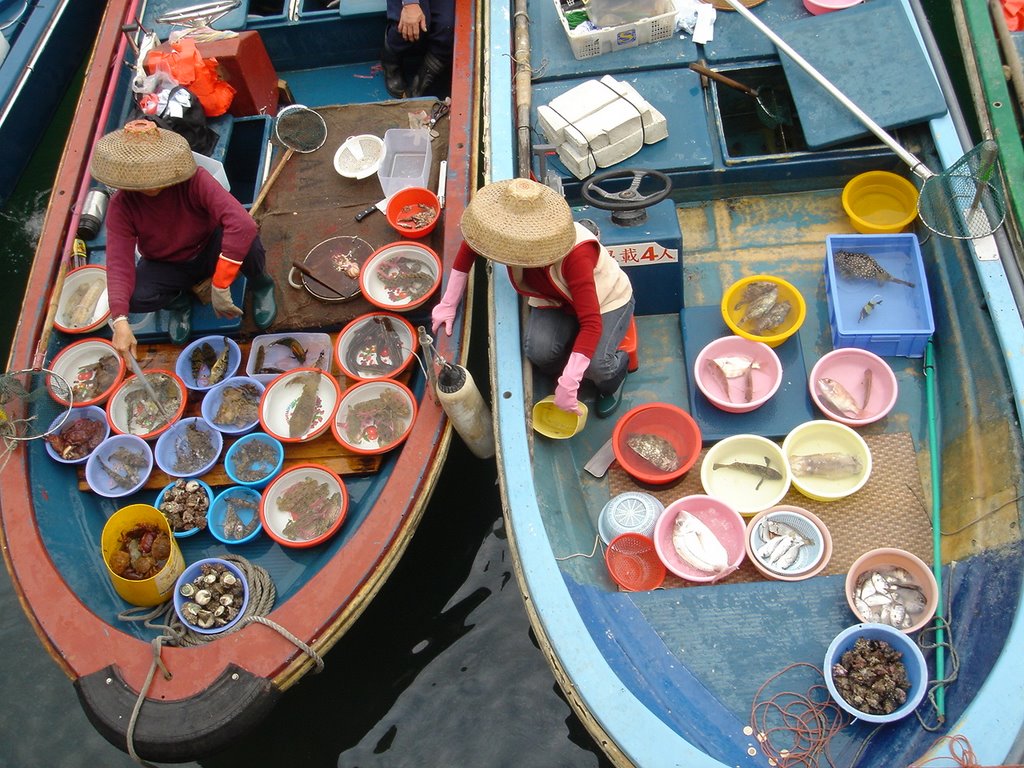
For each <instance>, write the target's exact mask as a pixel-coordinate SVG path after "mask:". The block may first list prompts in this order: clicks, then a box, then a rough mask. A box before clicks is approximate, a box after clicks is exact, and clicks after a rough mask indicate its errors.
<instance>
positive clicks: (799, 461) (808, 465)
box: [789, 453, 864, 480]
mask: <svg viewBox="0 0 1024 768" xmlns="http://www.w3.org/2000/svg"><path fill="white" fill-rule="evenodd" d="M789 468H790V469H791V470H792V471H793V474H794V475H796V476H797V477H823V478H826V479H829V480H836V479H839V478H842V477H852V476H854V475H857V474H860V472H861V470H862V469H863V468H864V466H863V464H861V461H860V459H859V458H857V457H856V456H853V455H851V454H848V453H809V454H805V455H803V456H792V457H790V460H789Z"/></svg>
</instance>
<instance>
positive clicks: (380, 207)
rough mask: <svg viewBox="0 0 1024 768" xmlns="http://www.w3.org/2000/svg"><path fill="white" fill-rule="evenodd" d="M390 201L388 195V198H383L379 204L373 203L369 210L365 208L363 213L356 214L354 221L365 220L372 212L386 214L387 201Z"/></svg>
mask: <svg viewBox="0 0 1024 768" xmlns="http://www.w3.org/2000/svg"><path fill="white" fill-rule="evenodd" d="M390 199H391V196H390V195H389V196H388V197H385V198H384V199H383V200H381V201H380V202H379V203H374V204H373V205H371V206H370V207H369V208H367V209H366V210H365V211H360V212H359V213H357V214H356V221H362V220H363V219H365V218H366V217H367V216H369V215H370V214H371V213H373V212H374V211H380V212H381V213H387V210H388V200H390Z"/></svg>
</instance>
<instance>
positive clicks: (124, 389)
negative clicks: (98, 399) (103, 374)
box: [107, 368, 188, 440]
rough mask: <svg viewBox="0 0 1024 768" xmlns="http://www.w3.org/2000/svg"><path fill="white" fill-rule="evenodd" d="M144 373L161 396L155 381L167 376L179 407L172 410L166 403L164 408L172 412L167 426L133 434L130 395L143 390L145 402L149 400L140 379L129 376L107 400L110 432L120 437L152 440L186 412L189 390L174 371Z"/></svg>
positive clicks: (162, 425)
mask: <svg viewBox="0 0 1024 768" xmlns="http://www.w3.org/2000/svg"><path fill="white" fill-rule="evenodd" d="M143 373H144V374H146V379H147V380H148V381H149V383H150V384H151V385H152V386H153V388H154V389H156V391H157V394H160V388H159V387H158V386H157V385H156V384H154V381H153V379H154V377H155V376H157V375H158V374H162V375H164V376H166V377H167V378H168V379H170V380H171V383H172V384H173V385H174V387H175V389H176V391H177V394H178V401H177V405H176V406H175V407H173V408H170V407H169V406H168V404H167V403H166V402H165V403H164V408H166V409H168V410H169V411H170V413H169V414H168V415H169V416H170V417H171V420H170V421H168V422H167V423H166V424H161V425H160V426H158V427H156V428H155V429H153V430H151V431H149V432H144V433H143V432H132V431H131V430H130V429H129V428H128V404H127V398H128V395H130V394H132V393H133V392H135V391H136V390H141V391H142V392H143V398H144V400H148V399H149V397H148V396H145V390H144V389H143V387H142V384H141V382H139V380H138V377H137V376H129V377H127V378H126V379H125V380H124V381H122V382H121V383H120V384H119V385H118V387H117V389H115V390H114V392H113V394H112V395H111V396H110V399H109V400H107V421H109V422H110V430H111V431H112V432H114V433H116V434H118V435H130V434H134V435H138V436H139V437H141V438H142V439H143V440H152V439H154V438H157V437H159V436H160V435H162V434H163V433H164V432H166V431H167V430H168V429H170V428H171V426H172V425H173V424H175V423H176V422H177V421H178V420H179V419H180V418H181V415H182V414H183V413H184V412H185V404H186V403H187V402H188V388H187V387H186V386H185V382H184V381H182V380H181V379H180V378H179V377H178V375H177V374H176V373H175V372H174V371H165V370H161V369H156V368H154V369H152V370H149V371H143Z"/></svg>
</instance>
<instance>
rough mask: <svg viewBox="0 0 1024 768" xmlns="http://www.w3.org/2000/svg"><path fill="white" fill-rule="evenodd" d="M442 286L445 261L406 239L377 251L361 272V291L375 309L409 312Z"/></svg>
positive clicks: (427, 249) (423, 246)
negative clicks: (443, 262)
mask: <svg viewBox="0 0 1024 768" xmlns="http://www.w3.org/2000/svg"><path fill="white" fill-rule="evenodd" d="M440 285H441V259H440V258H439V257H438V255H437V254H436V253H435V252H434V251H433V250H431V249H430V248H428V247H427V246H425V245H421V244H420V243H414V242H411V241H407V240H402V241H399V242H397V243H390V244H388V245H385V246H384V247H383V248H379V249H378V250H376V251H374V252H373V253H372V254H371V255H370V258H368V259H367V260H366V263H365V264H363V268H362V269H361V270H360V271H359V288H360V290H361V291H362V292H363V296H364V297H365V298H366V300H367V301H368V302H370V303H371V304H373V306H375V307H378V308H380V309H386V310H391V311H393V312H408V311H409V310H411V309H416V307H418V306H420V305H422V304H424V303H426V301H427V299H429V298H430V297H431V295H433V293H434V291H436V290H437V289H438V287H440Z"/></svg>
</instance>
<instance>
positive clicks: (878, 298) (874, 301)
mask: <svg viewBox="0 0 1024 768" xmlns="http://www.w3.org/2000/svg"><path fill="white" fill-rule="evenodd" d="M881 303H882V295H881V294H880V293H876V294H875V295H874V296H872V297H871V298H870V299H868V301H867V303H866V304H865V305H864V306H863V307H861V308H860V317H858V318H857V322H858V323H863V322H864V321H865V320H867V317H868V315H870V314H871V313H872V312H874V311H875V307H877V306H878V305H879V304H881Z"/></svg>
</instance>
